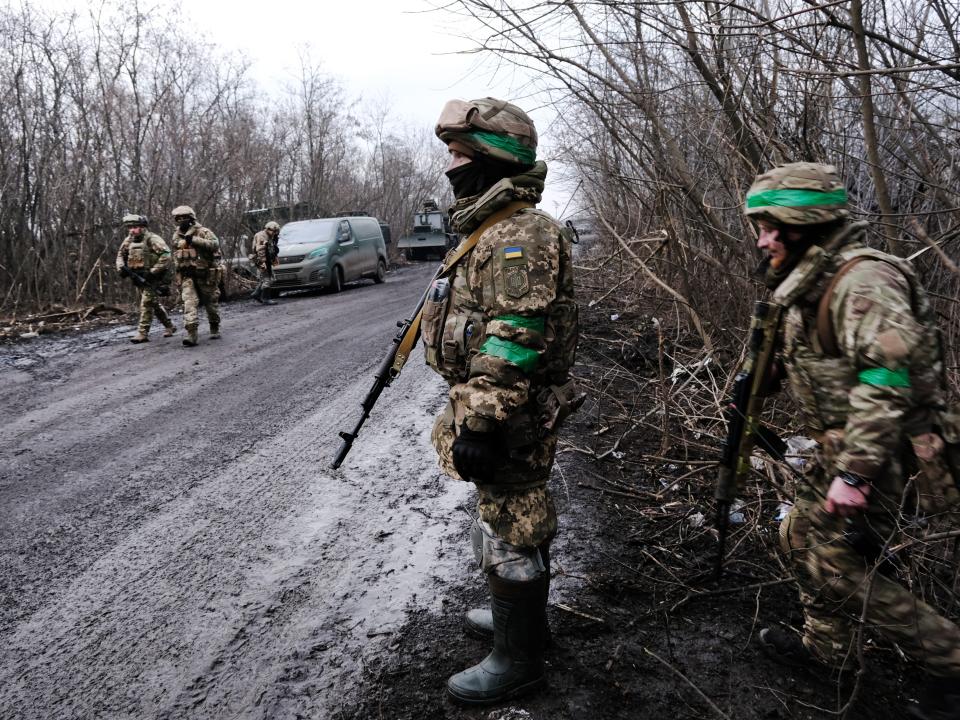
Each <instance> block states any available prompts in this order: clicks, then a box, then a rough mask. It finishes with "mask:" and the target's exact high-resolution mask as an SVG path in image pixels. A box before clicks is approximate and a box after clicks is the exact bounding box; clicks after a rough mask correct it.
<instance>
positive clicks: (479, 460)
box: [453, 425, 505, 483]
mask: <svg viewBox="0 0 960 720" xmlns="http://www.w3.org/2000/svg"><path fill="white" fill-rule="evenodd" d="M504 453H505V448H504V447H503V441H502V439H501V436H500V433H499V432H477V431H476V430H471V429H470V428H468V427H467V426H466V425H464V426H463V427H461V428H460V434H459V435H457V437H456V439H455V440H454V441H453V466H454V467H455V468H456V469H457V472H458V473H459V474H460V477H461V478H463V479H464V480H473V481H475V482H481V483H485V482H490V481H491V480H493V477H494V474H495V473H496V471H497V469H498V468H499V467H500V466H501V465H502V464H503V456H504Z"/></svg>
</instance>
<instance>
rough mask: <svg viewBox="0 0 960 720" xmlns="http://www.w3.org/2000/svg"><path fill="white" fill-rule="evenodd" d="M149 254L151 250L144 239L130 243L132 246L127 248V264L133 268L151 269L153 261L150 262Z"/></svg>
mask: <svg viewBox="0 0 960 720" xmlns="http://www.w3.org/2000/svg"><path fill="white" fill-rule="evenodd" d="M148 254H149V251H148V249H147V245H146V243H144V242H142V241H141V242H135V243H130V246H129V247H128V248H127V266H128V267H129V268H130V269H131V270H143V269H144V268H147V269H149V268H150V266H151V265H153V263H152V262H148V258H147V255H148Z"/></svg>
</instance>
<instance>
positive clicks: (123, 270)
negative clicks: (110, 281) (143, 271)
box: [120, 265, 130, 277]
mask: <svg viewBox="0 0 960 720" xmlns="http://www.w3.org/2000/svg"><path fill="white" fill-rule="evenodd" d="M120 274H121V275H122V276H123V277H127V276H128V275H129V274H130V270H129V269H128V268H127V266H126V265H124V266H123V267H121V268H120Z"/></svg>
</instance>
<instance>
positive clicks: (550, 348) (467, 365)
mask: <svg viewBox="0 0 960 720" xmlns="http://www.w3.org/2000/svg"><path fill="white" fill-rule="evenodd" d="M451 286H452V287H451V290H450V296H449V299H448V301H445V302H444V303H442V304H439V305H438V304H437V303H428V306H425V308H424V326H423V338H424V344H425V346H426V354H427V361H428V363H429V364H430V365H431V366H432V367H433V368H434V369H435V370H436V371H437V372H438V373H440V375H442V376H443V377H444V378H445V379H446V380H447V382H448V383H449V384H450V393H449V397H450V403H451V407H452V410H453V417H454V421H455V424H456V427H457V428H459V427H461V426H462V425H464V424H466V426H467V427H469V428H470V429H471V430H477V431H481V432H482V431H491V430H496V429H504V430H505V431H506V433H505V435H506V438H507V443H508V446H523V445H528V444H531V443H535V442H536V441H537V440H538V438H539V437H542V436H543V435H544V434H545V431H546V430H550V431H555V430H556V426H555V424H554V423H553V420H556V418H555V417H554V418H548V417H545V409H546V408H548V407H551V406H552V405H551V402H550V401H551V395H552V393H553V392H554V391H556V390H557V389H558V388H560V387H562V386H564V384H565V383H567V382H568V380H569V376H568V373H569V370H570V368H571V366H572V365H573V362H574V354H575V351H576V344H577V336H578V327H577V306H576V303H575V301H574V294H573V275H572V262H571V246H570V239H569V237H568V236H567V234H566V232H565V231H564V230H563V229H562V228H561V227H560V225H559V224H558V223H557V221H556V220H554V219H553V218H552V217H550V216H549V215H548V214H546V213H544V212H541V211H539V210H535V209H533V208H526V209H522V210H520V211H519V212H517V213H515V214H514V215H513V216H511V217H509V218H507V219H505V220H501V221H500V222H497V223H496V224H494V225H492V226H490V227H489V228H487V229H486V230H485V231H484V232H483V233H482V234H481V235H480V237H479V239H478V241H477V244H476V246H475V247H474V248H473V249H472V250H471V251H470V252H469V254H468V255H467V256H466V257H464V258H463V259H462V260H461V261H460V263H459V264H458V266H457V268H456V271H455V274H454V276H453V277H452V279H451ZM545 425H546V427H545ZM444 464H446V463H444ZM445 470H446V471H447V472H448V473H450V474H452V475H455V473H454V472H453V468H450V467H445Z"/></svg>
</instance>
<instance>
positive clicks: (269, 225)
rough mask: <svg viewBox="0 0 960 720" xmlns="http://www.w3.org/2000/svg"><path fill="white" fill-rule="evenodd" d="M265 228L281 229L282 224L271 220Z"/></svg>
mask: <svg viewBox="0 0 960 720" xmlns="http://www.w3.org/2000/svg"><path fill="white" fill-rule="evenodd" d="M263 229H264V230H277V231H279V230H280V224H279V223H277V222H274V221H273V220H271V221H270V222H268V223H267V224H266V225H264V226H263Z"/></svg>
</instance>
